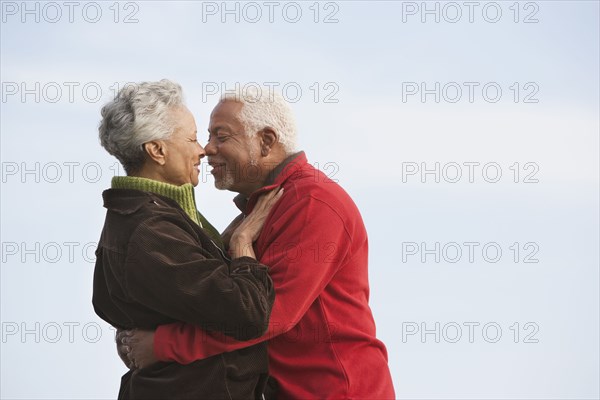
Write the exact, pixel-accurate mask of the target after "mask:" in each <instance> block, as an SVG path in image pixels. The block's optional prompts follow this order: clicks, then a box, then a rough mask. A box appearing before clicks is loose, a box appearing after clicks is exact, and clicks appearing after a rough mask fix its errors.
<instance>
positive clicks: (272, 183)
mask: <svg viewBox="0 0 600 400" xmlns="http://www.w3.org/2000/svg"><path fill="white" fill-rule="evenodd" d="M307 163H308V160H307V159H306V154H305V153H304V152H303V151H300V152H298V153H295V154H292V155H291V156H289V157H288V158H286V159H285V160H283V161H282V162H281V163H280V164H279V165H278V166H276V167H275V168H274V169H273V171H271V172H270V173H269V175H268V177H267V180H266V181H265V184H264V186H263V187H262V188H260V189H258V190H256V191H255V192H254V193H252V194H251V195H250V197H249V198H247V197H246V196H244V195H243V194H238V195H237V196H235V197H234V199H233V202H234V203H235V205H236V206H237V208H239V209H240V211H241V212H242V213H244V214H246V215H248V214H250V212H252V209H253V208H254V205H255V204H256V201H257V200H258V197H259V196H260V195H261V194H263V193H265V192H268V191H270V190H272V189H274V188H276V187H277V186H281V185H283V183H284V182H285V181H287V180H288V179H289V178H290V177H291V176H292V175H293V174H294V173H296V172H297V171H299V170H300V168H302V167H303V166H304V165H306V164H307Z"/></svg>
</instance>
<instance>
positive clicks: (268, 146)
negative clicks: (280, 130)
mask: <svg viewBox="0 0 600 400" xmlns="http://www.w3.org/2000/svg"><path fill="white" fill-rule="evenodd" d="M258 134H259V135H260V153H261V155H262V156H263V157H266V156H268V155H269V153H270V152H271V150H272V149H273V147H274V146H275V145H276V144H277V143H279V138H278V137H277V133H275V131H274V130H273V129H272V128H269V127H266V128H264V129H263V130H262V131H260V132H259V133H258Z"/></svg>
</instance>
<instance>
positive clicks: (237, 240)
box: [229, 232, 256, 258]
mask: <svg viewBox="0 0 600 400" xmlns="http://www.w3.org/2000/svg"><path fill="white" fill-rule="evenodd" d="M229 253H230V254H231V256H232V257H233V258H240V257H252V258H256V255H255V254H254V248H253V247H252V238H250V237H249V236H248V235H244V234H243V233H242V234H240V233H237V232H236V233H234V234H233V236H232V237H231V241H230V242H229Z"/></svg>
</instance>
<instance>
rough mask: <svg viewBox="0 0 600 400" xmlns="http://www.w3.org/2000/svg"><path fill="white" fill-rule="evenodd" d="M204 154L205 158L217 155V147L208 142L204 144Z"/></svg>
mask: <svg viewBox="0 0 600 400" xmlns="http://www.w3.org/2000/svg"><path fill="white" fill-rule="evenodd" d="M204 152H205V154H206V155H207V156H214V155H215V154H217V146H215V145H214V144H213V143H212V141H210V140H209V141H208V143H206V146H204Z"/></svg>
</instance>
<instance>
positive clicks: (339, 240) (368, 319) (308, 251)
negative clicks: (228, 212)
mask: <svg viewBox="0 0 600 400" xmlns="http://www.w3.org/2000/svg"><path fill="white" fill-rule="evenodd" d="M208 130H209V133H210V136H209V141H208V144H207V145H206V147H205V151H206V154H207V157H208V162H209V164H210V165H211V166H212V167H213V169H212V171H211V173H212V174H213V176H214V178H215V186H216V187H217V188H219V189H224V190H230V191H234V192H237V193H239V195H238V196H237V197H236V198H235V200H234V201H235V203H236V205H237V207H238V208H239V209H240V210H241V211H242V216H244V215H248V214H249V213H251V212H252V210H253V209H254V207H255V205H256V202H257V198H258V197H259V196H260V195H261V194H262V193H265V192H267V191H269V190H271V189H272V188H274V187H276V186H282V187H283V188H284V190H285V193H284V194H283V196H282V198H281V199H280V201H279V202H278V204H276V205H275V206H274V207H273V210H272V211H271V214H270V215H269V217H268V218H267V221H266V222H265V226H264V229H263V231H262V233H261V234H260V236H259V238H258V240H257V241H256V242H255V245H254V247H255V251H256V255H257V257H258V259H259V260H260V262H261V263H263V264H265V265H269V273H270V275H271V277H272V279H273V284H274V286H275V292H276V297H275V303H274V306H273V310H272V314H271V320H270V323H269V330H268V332H267V333H266V334H264V335H263V336H261V337H259V338H257V339H253V340H249V341H235V340H232V339H229V338H226V337H224V336H222V335H215V334H206V333H205V332H204V331H203V330H202V329H201V328H200V327H198V326H194V325H192V324H186V323H173V324H167V325H162V326H159V327H158V329H157V330H156V332H155V333H154V334H152V333H148V332H144V331H138V332H137V333H136V335H135V336H134V337H133V338H131V339H130V342H129V343H133V349H132V357H134V358H135V359H136V362H138V363H140V364H142V365H147V364H149V363H152V362H153V361H154V358H155V357H156V358H157V359H159V360H162V361H175V362H178V363H182V364H186V363H190V362H193V361H195V360H202V359H207V358H209V357H212V356H215V355H217V354H223V353H226V352H229V351H233V350H236V349H240V348H244V347H246V346H250V345H253V344H256V343H260V342H262V341H268V354H269V368H270V373H271V375H272V376H273V377H274V378H275V380H276V382H277V383H278V392H277V394H276V398H279V399H392V398H394V388H393V384H392V380H391V376H390V372H389V368H388V365H387V352H386V349H385V346H384V344H383V343H382V342H381V341H379V340H378V339H377V338H376V337H375V323H374V320H373V316H372V314H371V310H370V308H369V305H368V299H369V284H368V271H367V259H368V257H367V253H368V244H367V233H366V230H365V227H364V225H363V221H362V218H361V216H360V213H359V211H358V209H357V207H356V205H355V204H354V202H353V201H352V200H351V199H350V197H349V196H348V194H347V193H346V192H345V191H344V190H343V189H342V188H341V187H340V186H338V185H337V184H336V183H334V182H332V181H331V180H329V179H328V178H327V177H326V176H325V175H324V174H323V173H321V172H320V171H318V170H316V169H315V168H313V167H312V166H311V165H310V164H309V163H308V162H307V159H306V156H305V154H304V153H303V152H296V151H295V148H296V141H295V135H296V129H295V123H294V119H293V116H292V114H291V111H290V109H289V108H288V106H287V104H286V103H285V101H284V100H283V99H282V98H281V97H280V96H277V95H273V94H272V93H268V92H266V91H262V92H259V91H257V92H255V93H254V94H252V95H251V94H249V93H245V94H244V95H240V94H237V95H227V96H225V97H224V98H223V99H222V100H221V101H220V102H219V104H217V106H216V107H215V108H214V110H213V112H212V114H211V118H210V126H209V129H208ZM239 220H240V218H239V217H238V221H239ZM235 226H236V222H235V221H234V223H233V224H232V226H230V229H232V228H234V227H235ZM150 344H152V345H153V347H152V346H150ZM152 350H153V351H152Z"/></svg>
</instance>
